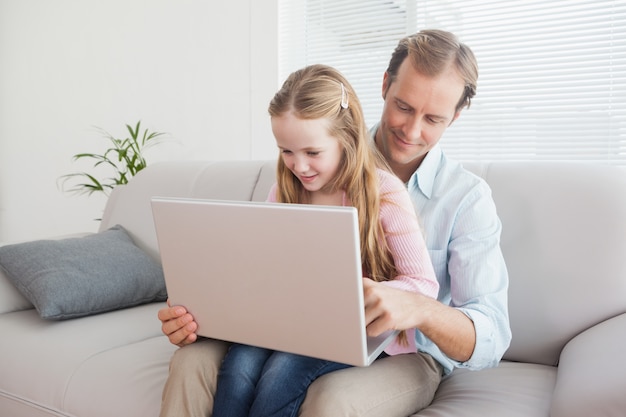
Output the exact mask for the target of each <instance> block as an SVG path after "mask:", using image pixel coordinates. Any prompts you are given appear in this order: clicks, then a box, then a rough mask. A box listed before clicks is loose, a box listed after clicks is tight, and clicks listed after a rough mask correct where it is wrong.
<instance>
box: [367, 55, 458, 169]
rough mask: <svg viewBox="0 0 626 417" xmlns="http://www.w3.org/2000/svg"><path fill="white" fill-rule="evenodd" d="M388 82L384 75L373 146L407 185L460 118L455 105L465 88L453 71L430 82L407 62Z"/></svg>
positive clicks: (446, 72)
mask: <svg viewBox="0 0 626 417" xmlns="http://www.w3.org/2000/svg"><path fill="white" fill-rule="evenodd" d="M390 81H391V80H390V79H389V77H388V74H387V73H385V77H384V79H383V99H384V100H385V103H384V107H383V114H382V117H381V120H380V125H379V128H378V132H377V133H376V145H377V147H378V149H379V150H380V151H381V152H382V154H383V155H384V156H385V158H386V159H387V161H388V162H389V164H390V165H391V168H392V169H393V170H394V172H395V173H396V175H398V176H399V177H400V178H401V179H402V180H403V181H408V179H409V177H410V175H411V174H412V173H413V172H414V171H415V170H416V169H417V168H418V167H419V165H420V163H421V162H422V160H423V159H424V157H425V156H426V154H427V153H428V151H430V150H431V149H432V148H433V146H435V145H436V144H437V143H438V142H439V139H441V136H442V135H443V132H444V131H445V130H446V128H447V127H448V126H450V124H451V123H452V122H453V121H454V120H456V118H457V117H458V116H459V114H460V112H456V105H457V103H458V102H459V100H460V99H461V95H462V94H463V90H464V88H465V84H464V82H463V79H462V78H461V77H460V76H459V75H458V73H457V72H456V71H455V70H454V69H453V68H450V69H449V70H446V71H444V72H443V73H442V74H441V75H439V76H437V77H435V78H431V77H427V76H425V75H422V74H420V73H419V72H417V70H415V68H413V65H412V64H411V62H410V61H409V60H408V59H405V60H404V62H403V63H402V64H401V65H400V68H399V69H398V75H397V77H396V80H395V81H394V82H393V83H390Z"/></svg>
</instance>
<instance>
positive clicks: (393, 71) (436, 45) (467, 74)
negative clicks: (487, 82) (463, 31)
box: [387, 29, 478, 111]
mask: <svg viewBox="0 0 626 417" xmlns="http://www.w3.org/2000/svg"><path fill="white" fill-rule="evenodd" d="M407 57H409V59H410V62H411V64H412V65H413V68H415V70H417V71H418V72H420V73H421V74H424V75H426V76H428V77H436V76H438V75H440V74H442V73H443V72H444V71H445V70H447V69H448V68H449V67H450V65H454V68H455V69H456V71H457V72H458V74H459V75H460V76H461V78H462V79H463V81H464V82H465V89H464V90H463V94H462V96H461V99H460V100H459V102H458V103H457V106H456V109H455V111H459V110H461V109H463V108H464V107H469V106H470V104H471V101H472V98H473V97H474V96H475V95H476V84H477V81H478V63H477V62H476V57H475V56H474V53H473V52H472V50H471V49H470V48H469V47H468V46H467V45H465V44H463V43H461V42H460V41H459V40H458V38H457V37H456V36H455V35H454V34H453V33H450V32H446V31H443V30H436V29H431V30H422V31H420V32H417V33H415V34H413V35H409V36H407V37H405V38H403V39H400V41H399V42H398V46H397V47H396V49H395V50H394V51H393V54H392V55H391V59H390V60H389V66H388V67H387V75H388V79H389V83H388V86H389V85H391V84H392V83H393V82H394V81H396V77H397V75H398V69H399V68H400V65H401V64H402V62H404V59H405V58H407Z"/></svg>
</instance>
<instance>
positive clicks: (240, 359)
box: [213, 344, 350, 417]
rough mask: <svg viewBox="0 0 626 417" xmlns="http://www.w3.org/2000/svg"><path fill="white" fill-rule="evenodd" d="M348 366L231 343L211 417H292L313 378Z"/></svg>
mask: <svg viewBox="0 0 626 417" xmlns="http://www.w3.org/2000/svg"><path fill="white" fill-rule="evenodd" d="M349 366H350V365H346V364H342V363H337V362H330V361H326V360H322V359H315V358H310V357H308V356H301V355H295V354H292V353H285V352H278V351H274V350H269V349H263V348H258V347H254V346H248V345H241V344H233V345H232V346H231V347H230V349H229V350H228V353H227V354H226V357H225V358H224V361H223V362H222V365H221V367H220V371H219V376H218V379H217V390H216V392H215V402H214V405H213V417H248V416H250V417H283V416H284V417H295V416H297V415H298V409H299V408H300V405H301V404H302V402H303V401H304V397H305V396H306V390H307V388H308V387H309V385H311V383H312V382H313V381H314V380H315V379H316V378H318V377H320V376H322V375H324V374H327V373H329V372H332V371H335V370H338V369H343V368H347V367H349Z"/></svg>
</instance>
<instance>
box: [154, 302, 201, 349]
mask: <svg viewBox="0 0 626 417" xmlns="http://www.w3.org/2000/svg"><path fill="white" fill-rule="evenodd" d="M167 305H168V306H167V307H165V308H162V309H161V310H159V313H158V317H159V320H161V331H162V332H163V334H164V335H165V336H167V337H168V339H169V340H170V343H172V344H173V345H177V346H180V347H183V346H185V345H188V344H190V343H193V342H195V341H196V340H197V339H198V335H197V334H196V330H198V323H196V322H195V321H194V319H193V316H192V315H191V314H190V313H188V312H187V309H186V308H185V307H182V306H174V307H171V306H170V303H169V300H168V301H167Z"/></svg>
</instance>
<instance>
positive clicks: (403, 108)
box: [396, 103, 409, 112]
mask: <svg viewBox="0 0 626 417" xmlns="http://www.w3.org/2000/svg"><path fill="white" fill-rule="evenodd" d="M396 105H397V106H398V109H400V111H404V112H407V111H409V108H408V107H407V106H405V105H403V104H400V103H396Z"/></svg>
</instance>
